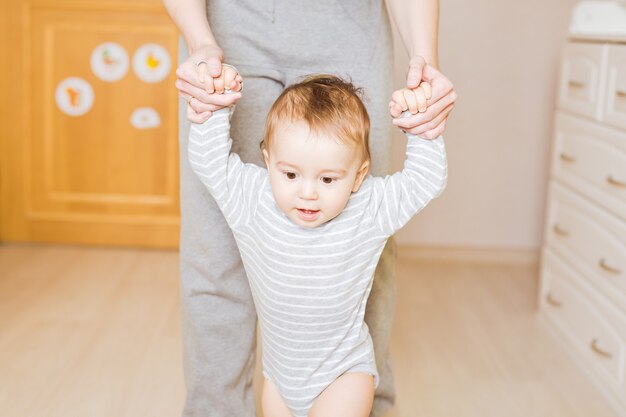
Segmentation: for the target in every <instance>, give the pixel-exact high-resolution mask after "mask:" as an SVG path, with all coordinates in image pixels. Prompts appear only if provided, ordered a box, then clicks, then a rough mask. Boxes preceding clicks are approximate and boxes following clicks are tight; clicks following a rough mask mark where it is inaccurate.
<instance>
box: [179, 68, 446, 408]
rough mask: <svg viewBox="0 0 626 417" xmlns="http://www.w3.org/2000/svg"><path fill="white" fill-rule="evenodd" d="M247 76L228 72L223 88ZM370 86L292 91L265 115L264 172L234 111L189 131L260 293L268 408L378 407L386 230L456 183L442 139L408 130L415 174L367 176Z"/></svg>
mask: <svg viewBox="0 0 626 417" xmlns="http://www.w3.org/2000/svg"><path fill="white" fill-rule="evenodd" d="M240 81H241V78H240V76H239V75H237V74H236V72H234V70H233V68H232V67H225V68H224V71H223V74H222V80H221V81H220V83H221V85H226V86H232V90H233V91H236V90H239V89H240ZM421 92H423V90H422V89H416V90H406V89H404V90H399V91H397V92H396V93H394V95H393V100H392V103H391V104H390V111H391V114H392V116H394V117H397V116H399V115H400V114H401V113H402V111H403V110H406V109H407V108H408V107H409V105H411V106H413V105H414V104H415V103H423V102H425V99H424V97H423V94H422V93H421ZM359 93H360V91H359V90H358V89H356V88H355V87H354V86H353V85H352V84H351V83H348V82H345V81H343V80H341V79H340V78H337V77H335V76H332V75H313V76H310V77H308V78H306V79H304V80H303V81H302V82H300V83H298V84H294V85H291V86H289V87H287V88H286V89H285V90H284V91H283V93H282V94H281V95H280V96H279V97H278V99H277V100H276V102H275V103H274V104H273V106H272V108H271V109H270V111H269V114H268V116H267V120H266V122H265V132H264V136H263V143H262V148H263V157H264V160H265V163H266V165H267V168H262V167H259V166H257V165H254V164H246V163H243V162H242V161H241V160H240V159H239V157H238V156H237V155H236V154H234V153H231V152H230V150H231V145H232V141H231V139H230V138H229V126H230V125H229V118H230V114H231V113H232V111H233V107H231V108H230V109H229V108H225V109H222V110H218V111H216V112H214V113H213V114H212V115H211V117H210V118H209V119H208V120H207V121H206V122H204V123H202V124H195V125H192V127H191V131H190V134H189V159H190V161H191V166H192V168H193V170H194V171H195V172H196V173H197V175H198V176H199V178H200V179H201V180H202V182H203V183H204V184H205V185H206V186H207V188H208V190H209V191H210V193H211V194H212V195H213V197H214V198H215V200H216V201H217V203H218V205H219V207H220V209H221V210H222V212H223V214H224V216H225V218H226V220H227V222H228V224H229V225H230V227H231V229H232V230H233V234H234V236H235V239H236V241H237V244H238V247H239V249H240V252H241V257H242V260H243V263H244V266H245V269H246V272H247V275H248V279H249V283H250V287H251V289H252V295H253V298H254V303H255V307H256V310H257V314H258V317H259V324H260V329H261V337H262V348H263V375H264V377H265V381H264V385H263V394H262V404H263V413H264V415H265V416H266V417H290V416H292V415H293V416H294V417H306V416H307V415H308V416H311V417H316V416H324V417H333V416H337V417H339V416H341V417H352V416H354V417H367V416H369V413H370V409H371V406H372V401H373V396H374V390H375V388H376V387H377V386H378V372H377V370H376V362H375V360H374V350H373V346H372V340H371V338H370V335H369V331H368V328H367V325H366V323H365V322H364V320H363V317H364V314H365V306H366V303H367V297H368V295H369V293H370V289H371V287H372V282H373V277H374V270H375V268H376V265H377V263H378V259H379V256H380V254H381V252H382V250H383V247H384V246H385V242H386V240H387V238H389V236H391V235H392V234H393V233H394V232H395V231H397V230H398V229H400V228H401V227H402V226H403V225H405V224H406V223H407V222H408V221H409V220H410V219H411V217H412V216H413V215H415V214H416V213H417V212H419V211H420V210H421V209H423V208H424V206H426V204H428V202H429V201H430V200H432V199H433V198H435V197H437V196H438V195H439V194H440V193H441V192H442V191H443V189H444V188H445V185H446V180H447V162H446V155H445V149H444V143H443V138H442V137H441V136H440V137H438V138H436V139H435V140H426V139H422V138H419V137H417V136H414V135H411V134H407V136H408V145H407V159H406V162H405V165H404V169H403V170H402V171H401V172H398V173H396V174H394V175H391V176H386V177H373V176H371V175H368V170H369V167H370V154H369V146H368V137H369V128H370V122H369V117H368V115H367V111H366V109H365V106H364V105H363V102H362V101H361V99H360V97H359ZM235 94H237V97H240V94H241V93H235ZM419 94H422V96H419V97H418V95H419Z"/></svg>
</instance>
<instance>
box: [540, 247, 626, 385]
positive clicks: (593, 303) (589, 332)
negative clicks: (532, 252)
mask: <svg viewBox="0 0 626 417" xmlns="http://www.w3.org/2000/svg"><path fill="white" fill-rule="evenodd" d="M541 280H542V285H541V288H542V289H541V300H540V306H541V309H542V311H543V312H544V313H545V314H546V316H547V317H548V318H549V319H550V320H551V321H552V322H553V323H554V324H555V325H556V327H557V328H558V329H559V330H560V331H561V333H562V335H563V336H564V338H565V340H566V342H567V343H566V348H567V349H568V350H570V351H571V352H572V353H574V354H575V356H576V357H578V358H580V359H581V362H582V363H580V365H581V366H582V367H584V368H586V369H591V371H592V372H593V373H595V374H596V375H597V376H598V377H599V379H600V380H601V381H602V385H604V386H606V387H607V388H609V389H610V390H611V391H612V392H614V393H616V392H620V391H622V390H623V389H624V372H625V364H624V361H625V360H626V357H625V355H626V342H625V340H624V339H625V338H626V317H624V314H623V313H620V312H619V311H617V310H616V309H615V308H613V307H612V306H611V305H610V303H609V302H608V301H606V300H605V299H604V298H603V297H601V296H599V295H598V294H597V293H595V292H594V291H593V290H592V289H591V287H589V286H587V285H585V284H584V281H582V280H581V279H580V276H579V275H578V273H577V272H576V271H574V270H573V269H572V268H571V267H570V266H568V265H567V264H566V263H565V262H563V261H562V260H561V258H559V256H558V255H556V254H555V253H554V252H552V251H551V250H550V249H545V250H544V251H543V255H542V267H541Z"/></svg>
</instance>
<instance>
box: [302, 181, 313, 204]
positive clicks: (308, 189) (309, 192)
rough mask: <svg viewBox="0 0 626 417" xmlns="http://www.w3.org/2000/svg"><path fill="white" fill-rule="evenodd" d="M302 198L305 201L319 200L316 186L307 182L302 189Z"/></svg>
mask: <svg viewBox="0 0 626 417" xmlns="http://www.w3.org/2000/svg"><path fill="white" fill-rule="evenodd" d="M300 198H301V199H303V200H317V189H316V187H315V184H313V183H311V182H310V181H305V182H304V183H303V184H302V187H301V188H300Z"/></svg>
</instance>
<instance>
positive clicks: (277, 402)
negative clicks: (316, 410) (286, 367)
mask: <svg viewBox="0 0 626 417" xmlns="http://www.w3.org/2000/svg"><path fill="white" fill-rule="evenodd" d="M261 406H262V407H263V417H292V415H291V411H289V408H287V404H285V401H284V400H283V397H281V396H280V393H279V392H278V388H276V385H274V383H273V382H272V381H270V380H269V379H265V380H264V381H263V394H262V395H261Z"/></svg>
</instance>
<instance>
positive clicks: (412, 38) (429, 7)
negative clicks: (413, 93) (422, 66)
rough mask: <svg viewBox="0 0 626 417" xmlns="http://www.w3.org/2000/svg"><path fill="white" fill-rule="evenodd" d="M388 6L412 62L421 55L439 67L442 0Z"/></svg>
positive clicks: (396, 1) (391, 0)
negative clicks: (440, 0)
mask: <svg viewBox="0 0 626 417" xmlns="http://www.w3.org/2000/svg"><path fill="white" fill-rule="evenodd" d="M387 3H388V4H389V9H390V12H391V18H392V20H393V22H394V24H395V26H396V28H397V29H398V32H399V33H400V36H401V37H402V42H403V43H404V47H405V48H406V51H407V53H408V54H409V59H411V60H413V59H414V58H416V57H419V56H421V57H423V58H424V59H425V60H426V63H427V64H428V65H431V66H433V67H435V68H439V54H438V37H439V0H387ZM418 81H419V80H418ZM418 84H419V83H418ZM415 87H417V85H416V86H415Z"/></svg>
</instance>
